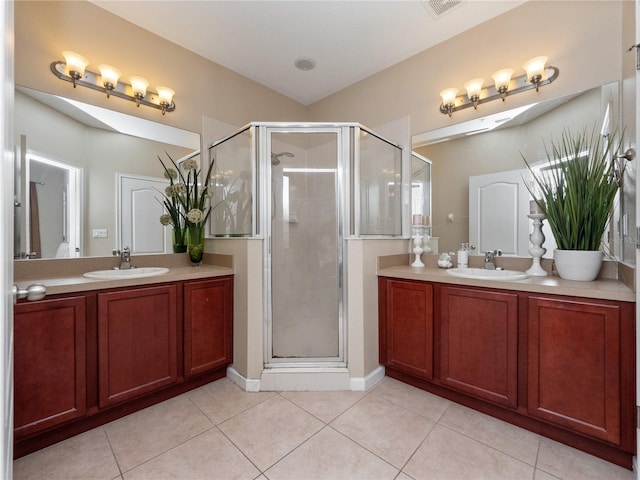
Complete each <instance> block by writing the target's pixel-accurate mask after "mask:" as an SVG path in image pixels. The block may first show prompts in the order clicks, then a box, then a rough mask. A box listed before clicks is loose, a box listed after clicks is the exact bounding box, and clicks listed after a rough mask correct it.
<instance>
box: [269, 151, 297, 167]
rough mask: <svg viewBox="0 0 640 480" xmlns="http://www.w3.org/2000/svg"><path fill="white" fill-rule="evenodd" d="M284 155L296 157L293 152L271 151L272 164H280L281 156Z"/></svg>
mask: <svg viewBox="0 0 640 480" xmlns="http://www.w3.org/2000/svg"><path fill="white" fill-rule="evenodd" d="M282 156H285V157H295V155H294V154H293V153H291V152H280V153H273V152H271V165H273V166H274V167H275V166H276V165H280V157H282Z"/></svg>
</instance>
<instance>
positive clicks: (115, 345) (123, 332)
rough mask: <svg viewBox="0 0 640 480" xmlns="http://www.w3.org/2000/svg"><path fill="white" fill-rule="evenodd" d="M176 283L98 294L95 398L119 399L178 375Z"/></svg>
mask: <svg viewBox="0 0 640 480" xmlns="http://www.w3.org/2000/svg"><path fill="white" fill-rule="evenodd" d="M177 372H178V358H177V305H176V286H175V285H163V286H156V287H148V288H136V289H134V290H130V291H118V292H108V293H100V294H99V295H98V380H99V381H98V385H99V386H98V389H99V395H98V398H99V399H98V403H99V406H100V407H107V406H109V405H112V404H115V403H119V402H122V401H124V400H127V399H130V398H133V397H137V396H139V395H142V394H145V393H148V392H151V391H153V390H156V389H158V388H160V387H163V386H165V385H169V384H172V383H174V382H176V381H177Z"/></svg>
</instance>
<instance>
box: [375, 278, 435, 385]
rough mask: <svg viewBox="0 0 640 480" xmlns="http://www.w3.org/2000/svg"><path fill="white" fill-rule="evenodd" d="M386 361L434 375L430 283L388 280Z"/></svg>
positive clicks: (428, 377) (416, 372)
mask: <svg viewBox="0 0 640 480" xmlns="http://www.w3.org/2000/svg"><path fill="white" fill-rule="evenodd" d="M385 320H386V322H385V323H386V326H385V328H386V344H387V345H386V365H388V366H390V367H393V368H397V369H398V370H402V371H404V372H406V373H410V374H412V375H415V376H417V377H420V378H423V379H426V380H431V379H432V378H433V286H431V285H430V284H427V283H417V282H408V281H401V280H387V283H386V319H385Z"/></svg>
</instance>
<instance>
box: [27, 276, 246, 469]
mask: <svg viewBox="0 0 640 480" xmlns="http://www.w3.org/2000/svg"><path fill="white" fill-rule="evenodd" d="M14 324H15V329H14V365H15V370H14V371H15V375H14V376H15V399H14V402H15V411H14V427H15V429H14V457H15V458H18V457H21V456H23V455H26V454H28V453H31V452H33V451H36V450H38V449H41V448H44V447H46V446H48V445H51V444H53V443H56V442H59V441H61V440H64V439H65V438H69V437H71V436H73V435H77V434H78V433H82V432H84V431H86V430H89V429H91V428H94V427H96V426H98V425H102V424H104V423H107V422H110V421H113V420H115V419H117V418H120V417H122V416H124V415H128V414H130V413H133V412H136V411H138V410H140V409H142V408H145V407H148V406H150V405H153V404H156V403H158V402H161V401H163V400H166V399H168V398H171V397H174V396H176V395H179V394H181V393H184V392H186V391H188V390H191V389H193V388H196V387H199V386H201V385H204V384H206V383H209V382H211V381H213V380H217V379H219V378H222V377H224V376H225V375H226V367H227V365H229V364H230V363H231V362H232V361H233V350H232V345H233V276H231V275H225V276H220V277H212V278H206V279H199V280H192V281H176V282H165V283H160V284H152V285H148V286H137V287H129V288H110V289H104V290H95V291H88V292H83V293H82V294H77V295H72V296H63V295H60V296H53V297H50V298H47V299H45V300H40V301H36V302H28V301H20V302H19V303H18V304H17V305H16V306H15V309H14Z"/></svg>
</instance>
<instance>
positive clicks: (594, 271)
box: [553, 249, 602, 282]
mask: <svg viewBox="0 0 640 480" xmlns="http://www.w3.org/2000/svg"><path fill="white" fill-rule="evenodd" d="M553 259H554V261H555V263H556V268H557V269H558V275H560V278H563V279H565V280H579V281H581V282H591V281H592V280H595V279H596V278H597V277H598V273H600V267H601V266H602V251H600V250H557V249H556V250H554V251H553Z"/></svg>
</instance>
